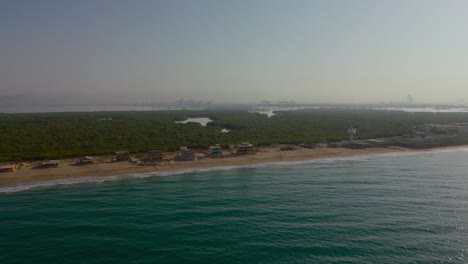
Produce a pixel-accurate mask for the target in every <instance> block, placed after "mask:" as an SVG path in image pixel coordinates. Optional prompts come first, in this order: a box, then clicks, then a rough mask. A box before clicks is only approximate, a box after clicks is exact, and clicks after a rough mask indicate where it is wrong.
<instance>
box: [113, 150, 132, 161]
mask: <svg viewBox="0 0 468 264" xmlns="http://www.w3.org/2000/svg"><path fill="white" fill-rule="evenodd" d="M129 159H130V153H129V152H128V151H117V152H115V161H126V160H129Z"/></svg>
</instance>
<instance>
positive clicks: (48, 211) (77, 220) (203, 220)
mask: <svg viewBox="0 0 468 264" xmlns="http://www.w3.org/2000/svg"><path fill="white" fill-rule="evenodd" d="M170 174H176V175H170ZM149 176H151V175H127V176H119V177H114V178H106V179H107V180H110V181H109V182H102V178H88V179H85V180H83V179H81V181H90V183H81V184H70V183H76V181H75V182H66V181H61V182H55V183H53V184H45V185H44V184H42V185H41V184H34V185H28V186H17V187H15V188H0V223H1V225H0V263H3V264H5V263H439V262H440V263H464V262H468V259H467V256H466V254H467V250H468V233H467V230H468V229H467V228H468V150H467V149H460V150H451V151H435V152H420V153H415V154H387V155H380V156H373V157H372V156H366V157H355V158H345V159H328V160H320V161H314V162H296V163H280V164H263V165H258V166H251V167H241V168H226V169H224V170H206V171H198V172H182V171H178V172H170V173H165V174H160V175H155V176H153V177H149ZM19 190H21V191H19Z"/></svg>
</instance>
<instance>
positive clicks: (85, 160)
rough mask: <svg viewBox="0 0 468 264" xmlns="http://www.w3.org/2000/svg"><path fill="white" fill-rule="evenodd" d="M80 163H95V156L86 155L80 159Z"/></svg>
mask: <svg viewBox="0 0 468 264" xmlns="http://www.w3.org/2000/svg"><path fill="white" fill-rule="evenodd" d="M78 163H79V164H94V158H93V157H90V156H86V157H83V158H81V159H80V161H79V162H78Z"/></svg>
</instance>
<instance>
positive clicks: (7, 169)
mask: <svg viewBox="0 0 468 264" xmlns="http://www.w3.org/2000/svg"><path fill="white" fill-rule="evenodd" d="M16 169H18V166H17V165H15V164H10V165H3V166H0V173H3V172H15V171H16Z"/></svg>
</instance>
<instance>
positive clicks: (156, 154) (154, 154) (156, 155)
mask: <svg viewBox="0 0 468 264" xmlns="http://www.w3.org/2000/svg"><path fill="white" fill-rule="evenodd" d="M162 159H163V152H162V151H161V150H150V151H148V152H147V153H146V160H148V161H160V160H162Z"/></svg>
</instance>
